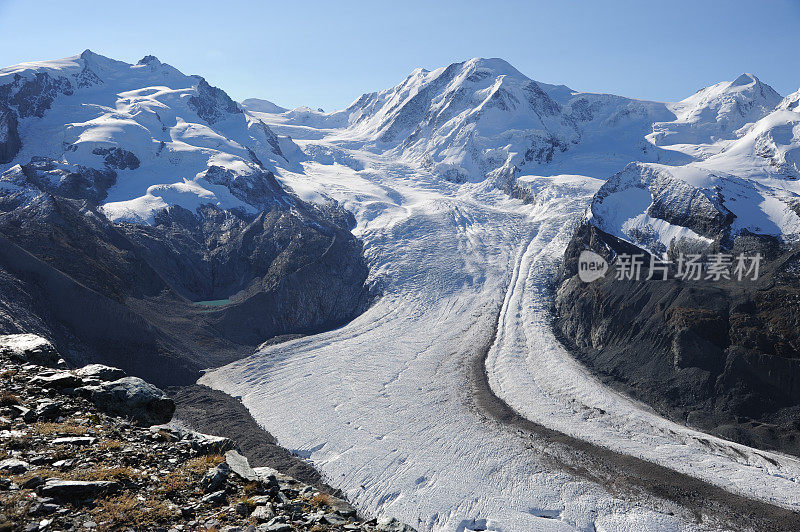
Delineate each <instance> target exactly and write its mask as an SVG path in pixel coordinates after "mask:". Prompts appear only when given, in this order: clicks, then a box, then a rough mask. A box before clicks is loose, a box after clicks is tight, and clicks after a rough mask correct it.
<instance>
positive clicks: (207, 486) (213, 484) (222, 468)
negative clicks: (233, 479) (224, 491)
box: [200, 462, 231, 493]
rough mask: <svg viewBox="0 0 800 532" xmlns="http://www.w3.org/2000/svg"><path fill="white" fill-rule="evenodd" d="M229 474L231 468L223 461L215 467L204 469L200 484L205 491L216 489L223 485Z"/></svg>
mask: <svg viewBox="0 0 800 532" xmlns="http://www.w3.org/2000/svg"><path fill="white" fill-rule="evenodd" d="M230 474H231V468H230V467H228V464H226V463H225V462H223V463H221V464H220V465H218V466H217V467H214V468H211V469H209V470H208V471H206V474H205V475H203V478H202V479H200V485H201V486H202V487H203V491H205V492H206V493H209V492H214V491H218V490H219V489H221V488H222V487H223V486H225V482H226V481H227V480H228V476H229V475H230Z"/></svg>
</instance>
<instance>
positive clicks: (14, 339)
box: [0, 334, 59, 368]
mask: <svg viewBox="0 0 800 532" xmlns="http://www.w3.org/2000/svg"><path fill="white" fill-rule="evenodd" d="M0 353H5V354H7V355H9V356H11V357H12V358H14V359H16V360H19V361H20V362H28V363H30V364H37V365H39V366H46V367H51V368H54V367H56V366H57V365H58V361H59V356H58V352H57V351H56V349H55V348H54V347H53V344H51V343H50V342H49V341H47V340H46V339H44V338H42V337H41V336H37V335H35V334H8V335H3V336H0Z"/></svg>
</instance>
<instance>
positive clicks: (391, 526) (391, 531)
mask: <svg viewBox="0 0 800 532" xmlns="http://www.w3.org/2000/svg"><path fill="white" fill-rule="evenodd" d="M377 529H378V530H379V531H380V532H415V531H414V529H413V528H411V527H410V526H408V525H405V524H403V523H401V522H400V521H398V520H397V519H395V518H394V517H381V518H379V519H378V525H377Z"/></svg>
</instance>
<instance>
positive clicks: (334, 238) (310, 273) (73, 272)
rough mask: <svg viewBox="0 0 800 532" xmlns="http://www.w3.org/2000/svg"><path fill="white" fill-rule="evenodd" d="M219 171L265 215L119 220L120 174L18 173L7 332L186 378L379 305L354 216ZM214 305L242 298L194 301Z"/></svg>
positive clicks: (13, 173)
mask: <svg viewBox="0 0 800 532" xmlns="http://www.w3.org/2000/svg"><path fill="white" fill-rule="evenodd" d="M207 173H208V174H210V176H209V178H210V179H212V180H219V181H221V182H224V183H225V184H226V186H230V188H231V190H232V191H233V192H234V193H235V194H236V193H239V192H237V191H241V194H242V195H243V197H246V198H247V199H248V200H249V201H252V202H253V203H255V204H256V205H260V206H261V208H263V210H262V211H261V212H259V213H248V212H242V211H237V210H234V211H223V210H220V209H217V208H216V207H213V206H206V207H202V208H201V209H199V210H198V211H197V212H191V211H188V210H186V209H183V208H181V207H172V208H169V209H165V210H163V211H161V212H159V213H158V214H157V216H156V220H155V223H154V225H138V224H130V223H121V224H114V223H112V222H110V221H109V220H108V219H106V217H105V216H104V214H103V213H102V211H101V210H100V209H98V208H97V207H96V205H97V202H98V201H99V200H100V199H101V198H102V197H104V196H105V191H106V189H107V187H108V186H110V184H111V183H113V177H112V176H113V175H114V174H113V172H111V171H108V173H105V172H101V171H98V170H92V169H86V168H76V167H65V166H64V165H61V164H60V163H56V162H53V161H49V160H44V159H37V160H34V161H32V162H31V163H30V164H26V165H22V166H16V167H13V168H12V169H11V170H9V171H8V172H6V173H5V174H4V175H3V176H2V179H3V180H5V181H7V182H9V183H11V184H12V188H10V189H9V193H5V194H2V195H0V294H2V297H0V333H19V332H23V331H34V332H36V333H37V334H39V335H43V336H46V337H47V338H48V339H50V340H51V341H52V342H53V343H54V344H55V345H56V347H57V348H58V349H59V350H60V351H61V352H63V353H64V354H65V356H66V357H67V358H68V359H70V358H71V359H72V360H73V362H75V363H81V364H85V363H89V362H99V363H106V364H110V365H113V366H118V367H121V368H123V369H124V370H125V371H126V372H128V374H130V375H136V376H140V377H142V378H145V379H146V380H148V381H151V382H154V383H156V384H158V385H174V384H188V383H190V382H192V381H193V380H195V379H196V378H197V377H198V376H199V369H200V368H203V367H209V366H214V365H218V364H223V363H226V362H229V361H231V360H234V359H236V358H239V357H242V356H245V355H248V354H250V353H251V352H252V350H253V349H254V348H255V347H257V346H258V345H259V344H260V343H261V342H263V341H264V340H266V339H268V338H270V337H273V336H276V335H282V334H290V333H293V334H297V333H299V334H307V333H313V332H318V331H321V330H325V329H328V328H331V327H335V326H338V325H341V324H343V323H345V322H347V321H348V320H350V319H351V318H352V317H353V316H354V315H356V314H357V313H358V312H360V310H362V309H363V308H364V307H365V305H366V304H367V302H368V298H369V293H368V290H367V288H366V287H365V284H364V283H365V280H366V277H367V273H368V270H367V267H366V264H365V261H364V258H363V254H362V248H361V244H360V243H359V242H358V240H356V239H355V238H354V237H353V235H352V234H351V233H350V231H349V229H350V226H351V224H352V216H351V215H348V214H347V213H344V212H343V211H342V210H341V209H338V208H335V207H328V208H324V209H323V208H318V207H315V206H312V205H309V204H306V203H304V202H303V201H301V200H300V199H298V198H296V197H294V196H292V195H289V194H287V193H286V192H285V191H284V190H283V189H282V188H281V187H280V185H279V183H278V182H277V181H276V180H275V178H274V176H272V175H271V174H269V173H266V172H263V173H262V172H258V173H256V174H254V175H252V176H234V175H231V174H230V173H228V172H225V171H224V170H223V169H216V170H215V169H214V168H210V169H209V171H208V172H207ZM239 185H241V186H239ZM214 300H218V301H222V302H225V303H228V304H225V305H219V306H203V305H197V304H194V303H193V302H195V301H214ZM76 308H79V309H81V311H80V312H75V309H76ZM77 357H81V358H77Z"/></svg>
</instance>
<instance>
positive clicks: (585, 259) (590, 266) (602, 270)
mask: <svg viewBox="0 0 800 532" xmlns="http://www.w3.org/2000/svg"><path fill="white" fill-rule="evenodd" d="M607 271H608V262H606V259H604V258H603V257H601V256H600V255H598V254H597V253H595V252H594V251H589V250H584V251H581V255H580V257H578V277H580V280H581V281H583V282H584V283H591V282H592V281H596V280H598V279H600V278H601V277H603V276H604V275H605V274H606V272H607Z"/></svg>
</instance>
